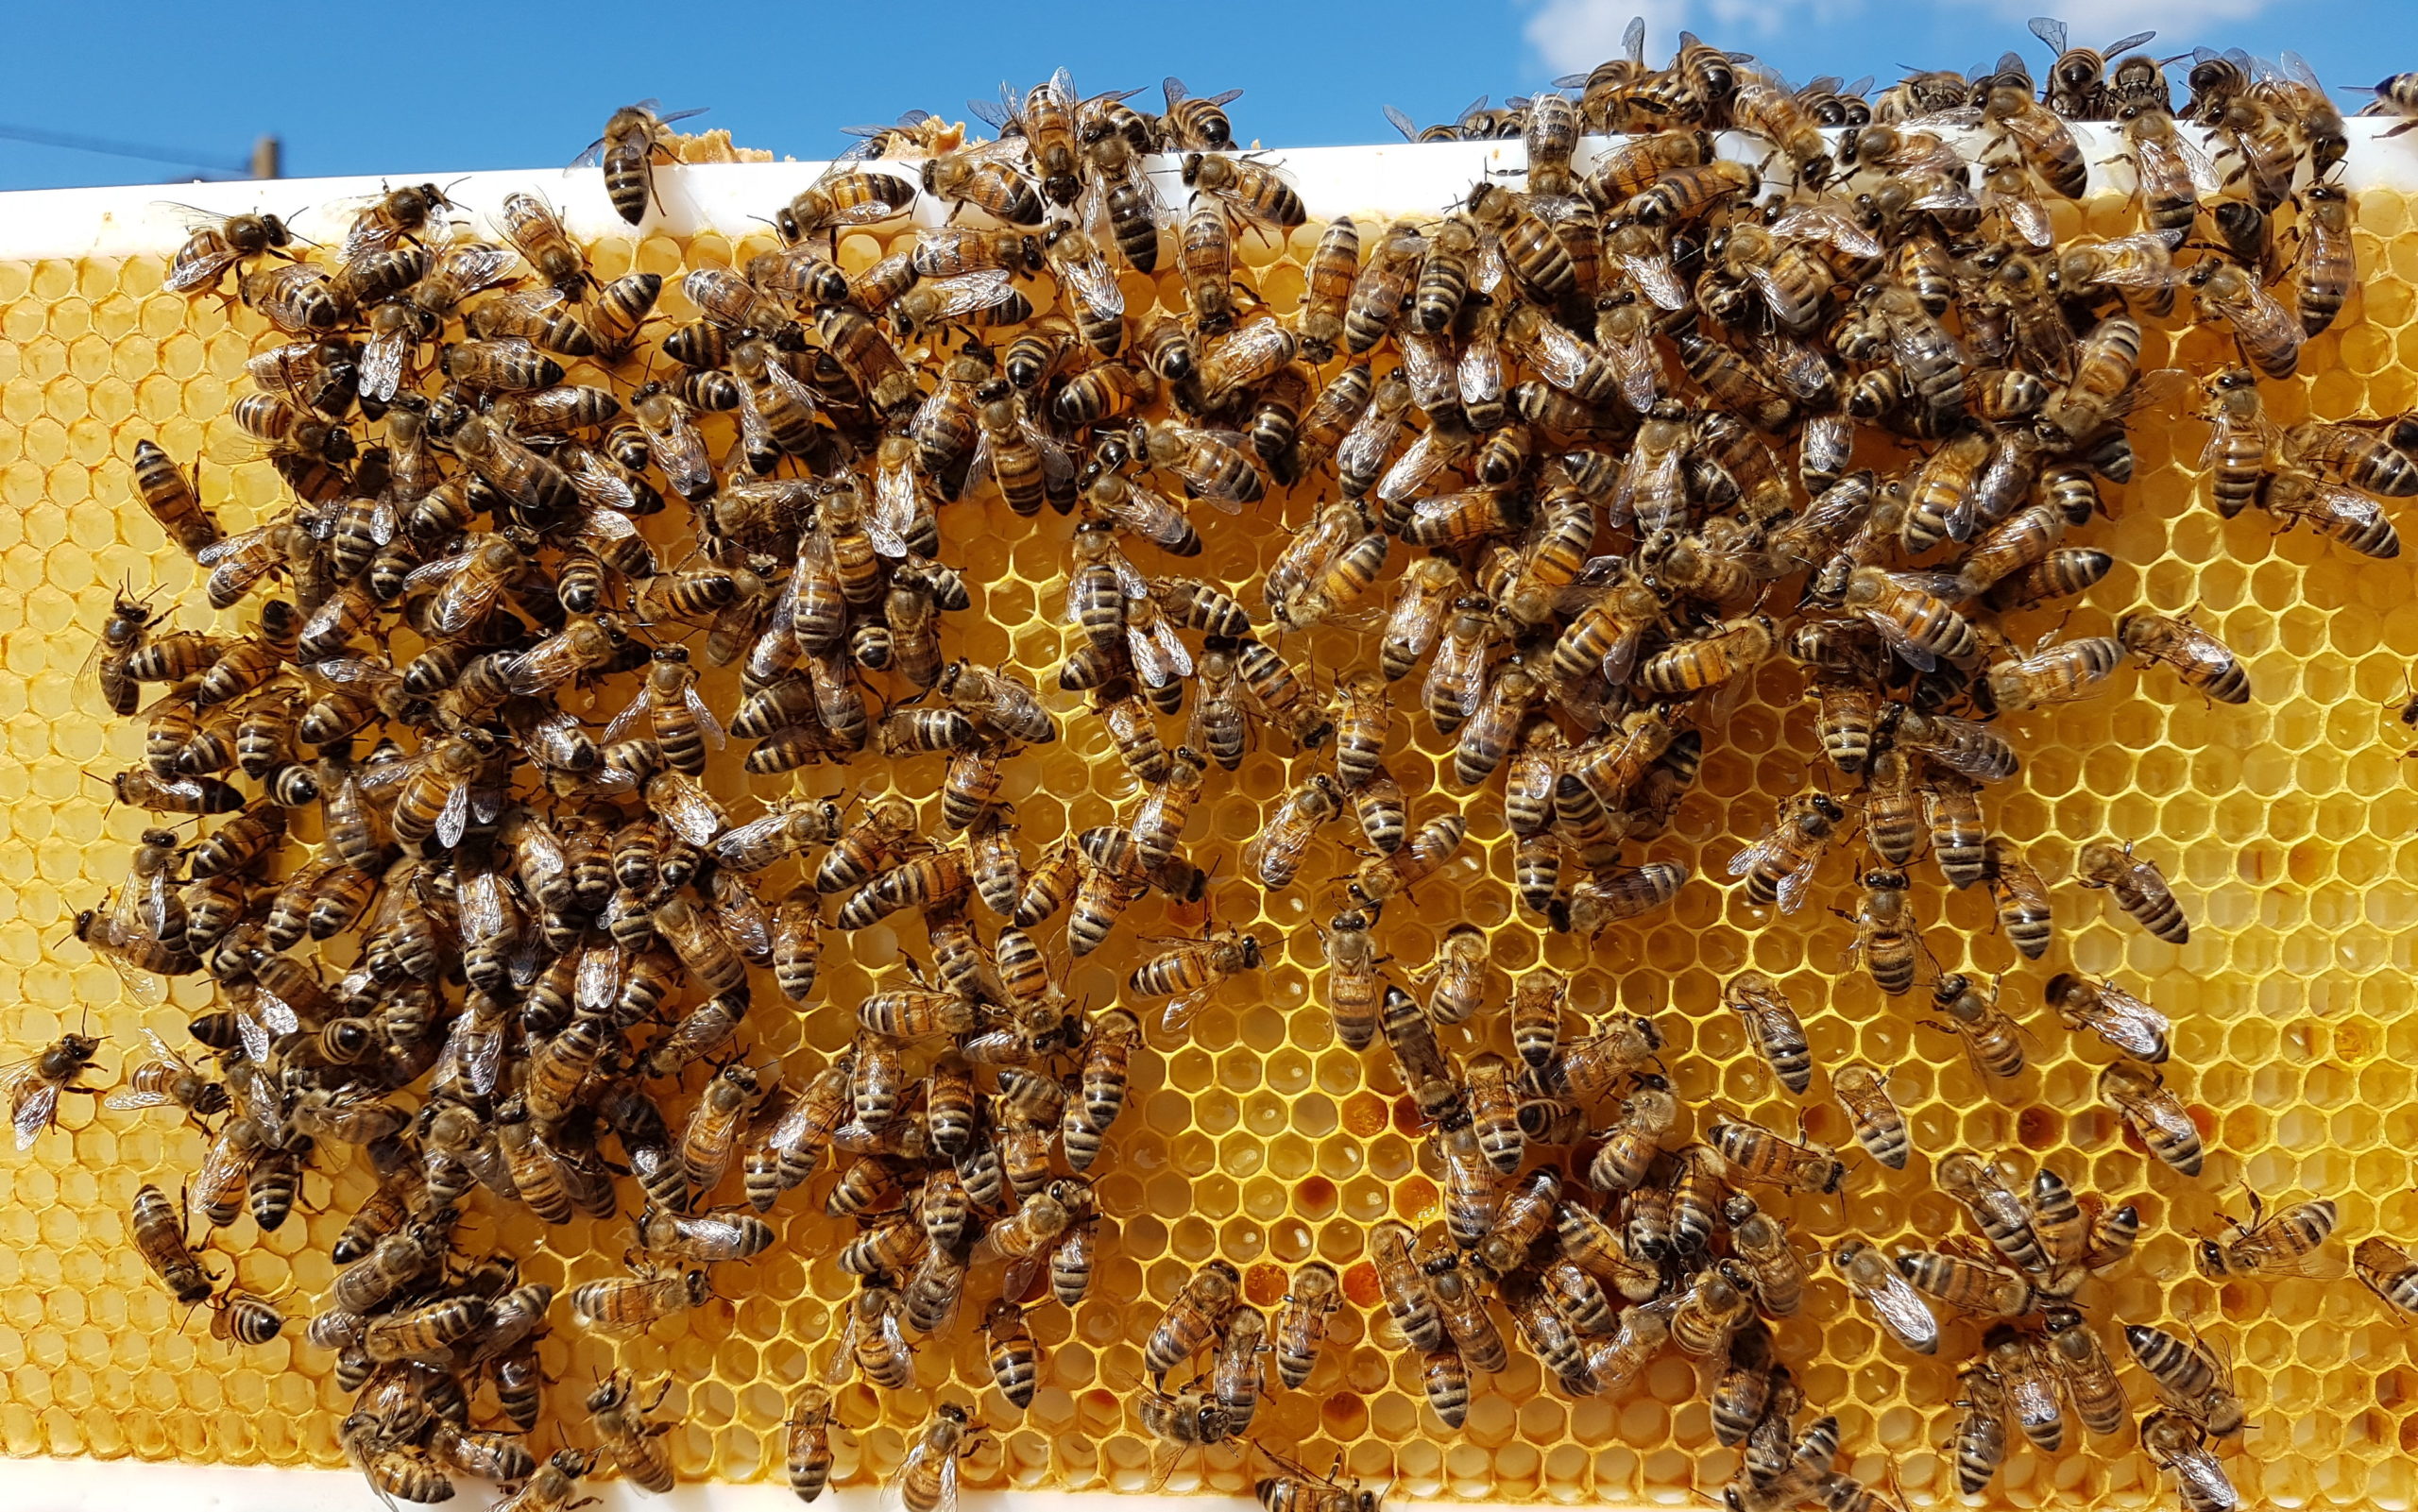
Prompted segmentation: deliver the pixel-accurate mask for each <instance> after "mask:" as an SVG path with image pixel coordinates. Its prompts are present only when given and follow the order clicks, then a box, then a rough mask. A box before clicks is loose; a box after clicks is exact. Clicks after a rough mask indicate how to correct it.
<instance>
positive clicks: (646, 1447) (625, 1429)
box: [587, 201, 674, 1496]
mask: <svg viewBox="0 0 2418 1512" xmlns="http://www.w3.org/2000/svg"><path fill="white" fill-rule="evenodd" d="M639 208H640V210H641V211H643V210H644V203H643V201H641V203H640V207H639ZM671 1387H672V1381H671V1378H670V1377H668V1376H667V1377H665V1378H664V1381H663V1383H662V1385H659V1386H657V1387H656V1393H655V1399H654V1401H652V1402H646V1403H644V1404H643V1405H641V1404H640V1402H639V1386H638V1382H637V1379H636V1378H635V1377H633V1376H632V1375H631V1374H630V1372H629V1371H627V1370H622V1369H617V1370H614V1371H613V1372H612V1373H611V1374H609V1375H607V1376H606V1377H605V1379H604V1380H603V1381H601V1382H599V1383H598V1384H597V1386H596V1389H595V1390H593V1391H590V1392H589V1393H588V1394H587V1420H588V1422H589V1424H590V1425H591V1426H592V1427H594V1428H595V1430H596V1434H597V1437H598V1438H599V1439H600V1440H601V1441H602V1444H603V1449H602V1453H607V1454H610V1455H611V1456H612V1457H613V1463H614V1465H615V1466H616V1467H618V1468H619V1469H620V1470H621V1472H622V1474H624V1475H626V1476H628V1477H629V1478H630V1480H631V1482H632V1483H633V1484H635V1485H637V1486H639V1487H641V1488H643V1489H645V1490H648V1491H652V1492H653V1493H655V1494H656V1495H657V1496H662V1495H665V1494H666V1493H668V1492H669V1491H671V1489H672V1487H673V1480H674V1478H673V1471H672V1460H671V1456H670V1455H669V1454H667V1453H665V1452H664V1450H663V1446H662V1445H660V1444H658V1443H656V1439H657V1438H659V1437H661V1436H663V1435H665V1434H667V1433H670V1432H671V1431H672V1429H673V1424H671V1423H668V1422H664V1423H657V1422H651V1421H649V1420H648V1415H649V1414H650V1413H652V1412H654V1411H655V1409H656V1408H657V1407H659V1406H661V1405H662V1404H663V1398H664V1394H665V1393H666V1392H668V1391H669V1390H670V1389H671Z"/></svg>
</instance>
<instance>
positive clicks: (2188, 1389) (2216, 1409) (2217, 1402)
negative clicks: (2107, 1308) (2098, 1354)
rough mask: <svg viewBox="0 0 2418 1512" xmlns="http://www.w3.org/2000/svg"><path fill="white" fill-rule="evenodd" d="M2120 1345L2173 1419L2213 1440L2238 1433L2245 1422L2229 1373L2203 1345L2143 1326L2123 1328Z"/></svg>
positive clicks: (2137, 1324) (2153, 1327)
mask: <svg viewBox="0 0 2418 1512" xmlns="http://www.w3.org/2000/svg"><path fill="white" fill-rule="evenodd" d="M2124 1344H2125V1347H2126V1348H2128V1349H2130V1350H2131V1351H2132V1352H2133V1359H2134V1361H2135V1363H2137V1364H2138V1365H2139V1366H2140V1368H2141V1370H2142V1373H2144V1374H2145V1375H2147V1376H2148V1377H2149V1378H2150V1379H2151V1380H2152V1381H2154V1382H2155V1383H2156V1385H2157V1390H2158V1395H2159V1396H2160V1397H2162V1398H2164V1399H2165V1400H2166V1402H2167V1405H2168V1406H2170V1407H2171V1408H2172V1409H2174V1411H2175V1412H2176V1413H2178V1414H2180V1415H2181V1416H2182V1417H2183V1418H2185V1419H2188V1420H2189V1421H2190V1422H2192V1423H2193V1424H2195V1425H2196V1426H2197V1427H2198V1428H2199V1429H2201V1430H2204V1431H2205V1432H2207V1433H2209V1434H2213V1435H2215V1436H2217V1437H2219V1438H2229V1437H2231V1436H2234V1435H2235V1434H2238V1433H2239V1432H2241V1431H2242V1429H2243V1427H2244V1426H2245V1419H2244V1417H2243V1414H2242V1408H2241V1399H2240V1398H2239V1397H2238V1396H2236V1395H2235V1394H2234V1386H2233V1371H2232V1369H2231V1368H2229V1367H2228V1366H2227V1365H2226V1364H2225V1363H2224V1362H2223V1361H2222V1359H2221V1358H2220V1357H2219V1356H2217V1355H2216V1354H2215V1353H2213V1352H2212V1351H2209V1350H2208V1348H2207V1347H2206V1346H2205V1344H2202V1343H2198V1342H2195V1341H2188V1340H2186V1339H2184V1338H2182V1337H2180V1336H2178V1335H2176V1334H2170V1333H2168V1332H2167V1331H2166V1330H2165V1329H2162V1328H2158V1327H2156V1326H2154V1325H2152V1324H2147V1323H2127V1324H2125V1325H2124Z"/></svg>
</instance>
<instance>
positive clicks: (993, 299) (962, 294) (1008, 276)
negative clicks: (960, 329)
mask: <svg viewBox="0 0 2418 1512" xmlns="http://www.w3.org/2000/svg"><path fill="white" fill-rule="evenodd" d="M1014 280H1015V275H1014V274H1013V273H1012V272H1010V271H1009V270H1008V269H1006V268H983V269H980V270H979V271H977V272H973V273H960V274H958V275H956V276H955V277H953V278H946V279H931V280H927V281H926V282H925V283H924V284H923V287H925V288H927V289H931V290H935V291H937V292H938V293H939V295H940V300H939V304H938V307H937V309H936V310H935V311H934V313H933V315H932V318H933V319H934V320H950V319H954V318H955V317H957V316H959V315H962V314H973V313H974V312H976V311H979V310H988V309H990V308H991V307H992V306H993V305H995V304H999V303H1001V302H1003V301H1005V300H1006V298H1007V297H1008V296H1010V295H1012V294H1013V293H1014V292H1015V287H1014ZM1110 281H1111V286H1112V287H1114V286H1115V280H1110Z"/></svg>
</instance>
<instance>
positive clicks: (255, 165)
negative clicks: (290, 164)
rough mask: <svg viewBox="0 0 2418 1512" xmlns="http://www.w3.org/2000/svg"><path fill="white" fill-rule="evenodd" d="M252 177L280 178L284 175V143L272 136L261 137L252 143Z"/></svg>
mask: <svg viewBox="0 0 2418 1512" xmlns="http://www.w3.org/2000/svg"><path fill="white" fill-rule="evenodd" d="M252 177H253V178H284V177H285V144H283V143H282V142H280V141H279V140H278V139H277V138H275V137H273V136H268V137H262V138H260V139H259V140H258V141H256V142H254V143H253V144H252Z"/></svg>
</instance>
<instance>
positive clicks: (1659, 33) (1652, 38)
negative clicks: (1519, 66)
mask: <svg viewBox="0 0 2418 1512" xmlns="http://www.w3.org/2000/svg"><path fill="white" fill-rule="evenodd" d="M2019 3H2028V4H2035V5H2036V4H2039V3H2041V0H2019ZM2117 3H2120V4H2134V3H2144V0H2117ZM2147 3H2155V0H2147ZM2210 3H2212V4H2216V5H2228V4H2235V5H2238V4H2242V3H2245V0H2210ZM2247 3H2251V4H2258V3H2263V0H2247ZM1862 8H1863V0H1543V4H1542V5H1541V6H1540V7H1539V8H1538V9H1537V12H1536V14H1534V15H1532V16H1530V17H1529V18H1528V24H1527V26H1526V28H1525V34H1526V36H1527V39H1528V45H1529V47H1530V48H1531V49H1532V50H1533V51H1534V52H1535V53H1536V56H1537V57H1538V58H1539V59H1541V61H1542V62H1543V63H1544V64H1545V66H1546V67H1547V68H1549V69H1551V70H1552V71H1553V72H1555V73H1557V74H1570V73H1577V72H1580V71H1582V70H1585V69H1590V68H1592V67H1594V66H1595V65H1596V64H1597V63H1600V62H1602V61H1604V60H1605V59H1608V58H1617V57H1619V56H1620V55H1621V43H1622V39H1623V37H1624V35H1625V34H1626V32H1627V30H1628V24H1629V18H1630V17H1632V16H1643V18H1644V19H1645V57H1646V59H1647V60H1648V61H1649V62H1655V63H1661V62H1667V61H1668V60H1669V59H1670V57H1671V54H1672V52H1673V50H1674V49H1676V48H1677V46H1678V42H1679V31H1680V28H1682V27H1692V28H1694V29H1695V30H1696V31H1699V32H1701V33H1703V34H1704V38H1705V40H1706V41H1707V42H1712V43H1713V44H1714V45H1716V46H1729V45H1735V44H1736V43H1738V42H1745V41H1767V40H1768V39H1770V38H1773V37H1777V36H1779V35H1780V34H1781V33H1782V32H1783V31H1785V30H1786V29H1787V28H1788V27H1790V26H1792V25H1829V24H1830V23H1831V22H1834V21H1836V20H1838V19H1839V18H1841V17H1843V16H1848V15H1852V14H1854V13H1855V12H1857V11H1858V10H1861V9H1862Z"/></svg>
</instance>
